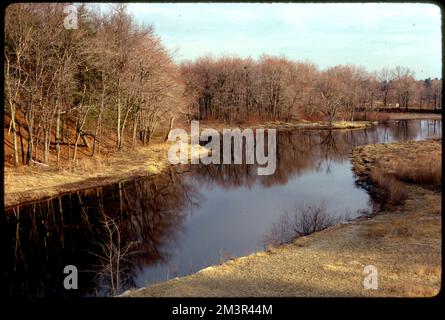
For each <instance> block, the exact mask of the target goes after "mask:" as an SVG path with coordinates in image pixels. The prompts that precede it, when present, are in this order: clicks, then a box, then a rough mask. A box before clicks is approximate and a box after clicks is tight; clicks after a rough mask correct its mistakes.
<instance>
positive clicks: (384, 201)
mask: <svg viewBox="0 0 445 320" xmlns="http://www.w3.org/2000/svg"><path fill="white" fill-rule="evenodd" d="M369 177H370V180H371V182H372V184H373V186H374V187H373V190H372V193H373V196H374V199H375V200H376V201H377V202H378V203H379V204H380V205H381V209H382V210H388V209H389V208H391V207H393V206H396V205H399V204H401V203H402V202H403V201H404V200H405V198H406V193H405V190H404V186H403V184H402V183H401V182H400V181H398V180H397V179H396V177H395V176H394V174H390V173H386V172H384V171H383V170H382V169H381V168H379V167H373V168H372V169H371V172H370V175H369Z"/></svg>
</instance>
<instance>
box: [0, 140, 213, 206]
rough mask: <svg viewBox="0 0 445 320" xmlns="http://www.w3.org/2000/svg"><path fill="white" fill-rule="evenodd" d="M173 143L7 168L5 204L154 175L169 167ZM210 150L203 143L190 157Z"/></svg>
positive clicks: (190, 153)
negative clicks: (170, 150)
mask: <svg viewBox="0 0 445 320" xmlns="http://www.w3.org/2000/svg"><path fill="white" fill-rule="evenodd" d="M169 147H170V143H158V144H153V145H150V146H147V147H140V148H137V149H133V150H129V151H125V152H116V153H114V154H112V155H109V156H107V157H101V156H98V157H92V158H89V159H82V161H79V162H78V163H77V164H73V163H69V162H67V163H64V164H63V165H60V166H48V167H45V166H42V165H39V166H21V167H20V168H19V169H17V168H14V167H5V168H4V188H5V189H4V190H5V195H4V205H5V207H8V206H13V205H16V204H19V203H27V202H32V201H37V200H43V199H46V198H50V197H54V196H56V195H59V194H62V193H67V192H73V191H76V190H81V189H86V188H93V187H97V186H102V185H107V184H112V183H116V182H119V181H124V180H131V179H134V178H137V177H144V176H151V175H155V174H159V173H160V172H165V171H167V170H169V168H170V163H169V161H168V157H167V154H168V149H169ZM207 152H208V150H207V149H205V148H204V147H201V146H196V148H192V149H191V150H190V149H189V155H190V158H195V157H199V155H200V154H201V153H203V154H204V153H207Z"/></svg>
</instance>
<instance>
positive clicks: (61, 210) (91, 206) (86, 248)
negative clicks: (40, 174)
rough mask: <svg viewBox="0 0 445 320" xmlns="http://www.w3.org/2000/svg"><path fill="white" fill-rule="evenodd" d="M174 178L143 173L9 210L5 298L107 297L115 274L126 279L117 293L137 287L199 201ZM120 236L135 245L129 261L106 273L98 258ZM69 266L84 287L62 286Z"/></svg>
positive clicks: (5, 228)
mask: <svg viewBox="0 0 445 320" xmlns="http://www.w3.org/2000/svg"><path fill="white" fill-rule="evenodd" d="M174 176H176V173H172V175H161V176H158V177H156V178H140V179H137V180H133V181H128V182H121V183H117V184H114V185H111V186H106V187H98V188H92V189H88V190H84V191H79V192H76V193H71V194H66V195H62V196H60V197H56V198H53V199H49V200H46V201H42V202H36V203H31V204H26V205H18V206H14V207H11V208H7V210H6V212H5V215H3V216H2V220H3V221H2V224H1V237H2V241H1V251H2V252H1V261H2V262H1V286H0V287H1V293H2V295H5V296H14V295H20V296H52V295H57V296H72V295H109V294H111V293H117V291H116V290H108V289H111V288H113V287H114V288H117V286H116V285H112V284H111V283H110V281H112V280H113V279H114V280H116V279H121V282H122V283H121V285H120V290H119V291H122V290H124V289H126V288H128V287H131V286H134V276H135V274H136V272H137V270H138V268H143V267H145V266H148V265H151V264H154V263H158V262H159V261H166V260H168V257H169V252H168V249H169V248H171V247H173V244H174V246H176V245H178V244H177V243H175V237H176V236H178V234H179V233H180V231H181V227H182V224H183V221H184V219H185V218H186V216H187V215H188V214H189V213H190V212H191V209H192V208H193V207H194V206H197V205H199V202H200V196H199V193H198V192H197V191H196V190H195V188H194V187H193V186H192V185H186V184H184V183H183V181H182V179H181V178H180V177H179V176H176V178H175V182H174V183H173V182H172V177H174ZM104 216H107V217H109V218H111V219H113V221H115V222H116V227H117V228H118V229H119V232H120V238H119V239H118V238H116V237H114V238H113V239H112V241H110V237H109V232H108V231H109V230H107V228H106V227H105V225H104V224H103V223H102V222H103V218H104ZM118 240H120V244H119V247H120V249H121V250H123V249H124V248H126V247H127V246H130V244H132V245H131V249H130V250H131V252H129V254H130V253H131V258H129V259H121V261H120V262H121V265H120V270H119V271H120V272H119V273H118V274H116V271H115V270H114V271H113V272H114V274H113V276H111V275H110V274H108V275H107V276H105V277H104V276H103V275H104V269H103V268H104V261H103V260H102V259H101V258H99V255H101V256H103V255H104V253H106V251H107V250H108V249H105V250H104V245H105V248H108V247H107V246H111V245H112V246H117V244H116V242H117V241H118ZM68 264H72V265H75V266H76V267H77V268H78V270H79V290H65V289H64V288H63V278H64V277H65V276H66V275H64V274H63V268H64V267H65V265H68ZM98 274H101V275H102V276H100V277H97V275H98ZM105 274H106V273H105ZM97 279H98V280H99V283H97V281H95V280H97ZM123 279H126V280H128V281H126V282H125V283H123ZM112 291H114V292H112Z"/></svg>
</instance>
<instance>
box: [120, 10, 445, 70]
mask: <svg viewBox="0 0 445 320" xmlns="http://www.w3.org/2000/svg"><path fill="white" fill-rule="evenodd" d="M128 10H129V11H130V13H131V14H132V15H133V16H134V18H135V19H136V21H137V22H140V23H144V24H152V25H153V26H154V28H155V32H156V33H157V34H158V35H159V36H160V37H161V39H162V41H163V44H164V45H165V46H166V47H167V48H168V49H169V50H171V52H172V53H173V56H174V59H175V61H177V62H179V61H181V60H183V59H194V58H196V57H199V56H202V55H204V54H206V53H211V54H213V55H215V56H218V55H222V54H229V55H237V56H241V57H248V56H251V57H253V58H257V57H259V56H260V55H261V54H263V53H265V54H271V55H284V56H286V57H288V58H289V59H293V60H299V61H305V60H308V61H311V62H313V63H315V64H316V65H318V67H320V68H322V69H324V68H326V67H330V66H334V65H338V64H348V63H350V64H355V65H360V66H364V67H365V68H366V69H367V70H369V71H375V70H379V69H381V68H383V67H394V66H396V65H401V66H404V67H409V68H410V69H412V70H413V71H414V73H415V77H416V78H417V79H424V78H427V77H432V78H435V77H438V78H441V71H442V70H441V69H442V58H441V57H442V44H441V40H442V39H441V37H442V35H441V11H440V8H439V7H438V6H436V5H433V4H406V3H405V4H389V3H387V4H374V3H357V4H333V3H331V4H322V3H317V4H313V3H312V4H311V3H299V4H297V3H263V4H260V3H250V4H249V3H181V4H180V3H164V4H163V3H151V4H143V3H137V4H136V3H134V4H129V5H128Z"/></svg>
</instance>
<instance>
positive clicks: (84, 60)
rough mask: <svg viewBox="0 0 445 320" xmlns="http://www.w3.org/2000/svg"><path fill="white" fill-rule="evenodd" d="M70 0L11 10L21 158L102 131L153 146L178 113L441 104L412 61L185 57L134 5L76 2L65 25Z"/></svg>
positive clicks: (345, 110) (11, 80)
mask: <svg viewBox="0 0 445 320" xmlns="http://www.w3.org/2000/svg"><path fill="white" fill-rule="evenodd" d="M66 5H67V4H64V3H62V4H60V3H59V4H57V3H52V4H49V3H34V4H27V3H21V4H12V5H10V6H8V8H7V10H6V14H5V47H4V53H5V55H4V76H5V88H4V90H5V91H4V92H5V107H4V108H5V109H4V111H5V113H6V114H7V115H9V119H11V120H10V122H9V123H8V124H7V129H8V131H7V133H8V134H11V135H12V144H13V149H14V155H13V158H14V163H15V164H19V163H20V162H23V163H29V162H30V161H31V160H37V159H39V160H41V161H43V162H45V163H46V162H48V159H49V153H50V150H52V149H53V150H55V152H56V154H57V160H59V159H60V158H61V148H62V147H65V146H66V147H67V156H66V158H67V159H69V160H75V159H76V154H77V149H78V146H79V143H81V141H83V142H84V141H85V137H88V138H89V139H92V141H93V143H92V146H91V149H92V152H91V154H92V155H94V154H96V153H97V152H98V151H99V147H100V141H101V137H103V136H107V137H109V136H110V135H111V136H113V138H114V139H115V141H116V148H117V149H121V148H122V147H123V146H124V145H125V146H126V147H132V146H136V145H138V144H148V143H150V141H151V140H152V138H153V135H154V134H155V132H158V133H161V136H162V135H166V133H168V131H169V129H170V128H171V126H172V125H173V121H174V119H187V120H191V119H201V120H202V119H205V120H215V121H225V122H229V121H234V120H237V121H239V120H248V121H261V120H265V119H268V120H290V119H293V118H301V117H310V116H323V117H325V118H326V119H327V120H329V121H332V120H333V119H334V118H336V117H338V116H339V115H340V114H341V115H342V117H348V118H349V119H351V120H354V113H355V112H356V111H357V110H358V109H357V108H361V110H362V111H363V110H365V112H367V111H369V110H371V109H373V108H376V107H378V108H382V107H383V108H386V107H388V108H394V107H397V108H402V109H407V108H408V107H415V108H420V109H427V108H428V109H439V108H441V92H442V81H441V80H438V79H425V80H421V81H418V80H415V79H414V77H413V73H412V71H410V70H409V69H407V68H402V67H395V68H393V69H391V70H389V69H383V70H381V71H380V72H377V73H369V72H367V71H366V70H365V69H364V68H362V67H356V66H351V65H346V66H335V67H332V68H329V69H327V70H319V69H318V68H317V67H316V66H315V65H314V64H312V63H308V62H295V61H291V60H289V59H287V58H285V57H273V56H266V55H264V56H262V57H260V58H259V59H257V60H254V59H251V58H248V59H243V58H238V57H232V56H231V57H219V58H213V57H209V56H206V57H202V58H199V59H196V60H194V61H185V62H183V63H181V64H180V65H177V64H175V63H174V62H173V60H172V57H171V55H170V53H169V52H168V50H167V49H166V48H165V47H164V46H163V45H162V44H161V40H160V38H159V37H158V36H157V35H156V34H155V33H154V29H153V28H152V26H150V25H147V26H146V25H141V24H138V23H136V22H135V21H134V19H133V18H132V17H131V15H129V14H128V12H127V10H126V6H125V5H123V4H117V5H115V6H114V7H113V8H112V9H111V10H108V11H106V12H99V11H98V10H96V9H95V8H94V7H92V6H90V5H87V4H81V5H78V6H77V8H78V10H77V17H78V22H77V23H78V25H77V29H66V28H64V19H65V18H66V17H67V13H65V12H64V8H65V7H66ZM247 40H248V39H246V41H247ZM18 124H20V126H19V128H17V127H18ZM19 136H20V139H21V140H22V143H21V148H19V143H18V139H19ZM24 137H25V138H24ZM23 139H25V140H26V141H25V143H23ZM23 145H25V148H24V149H23ZM20 155H21V161H19V159H20Z"/></svg>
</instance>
